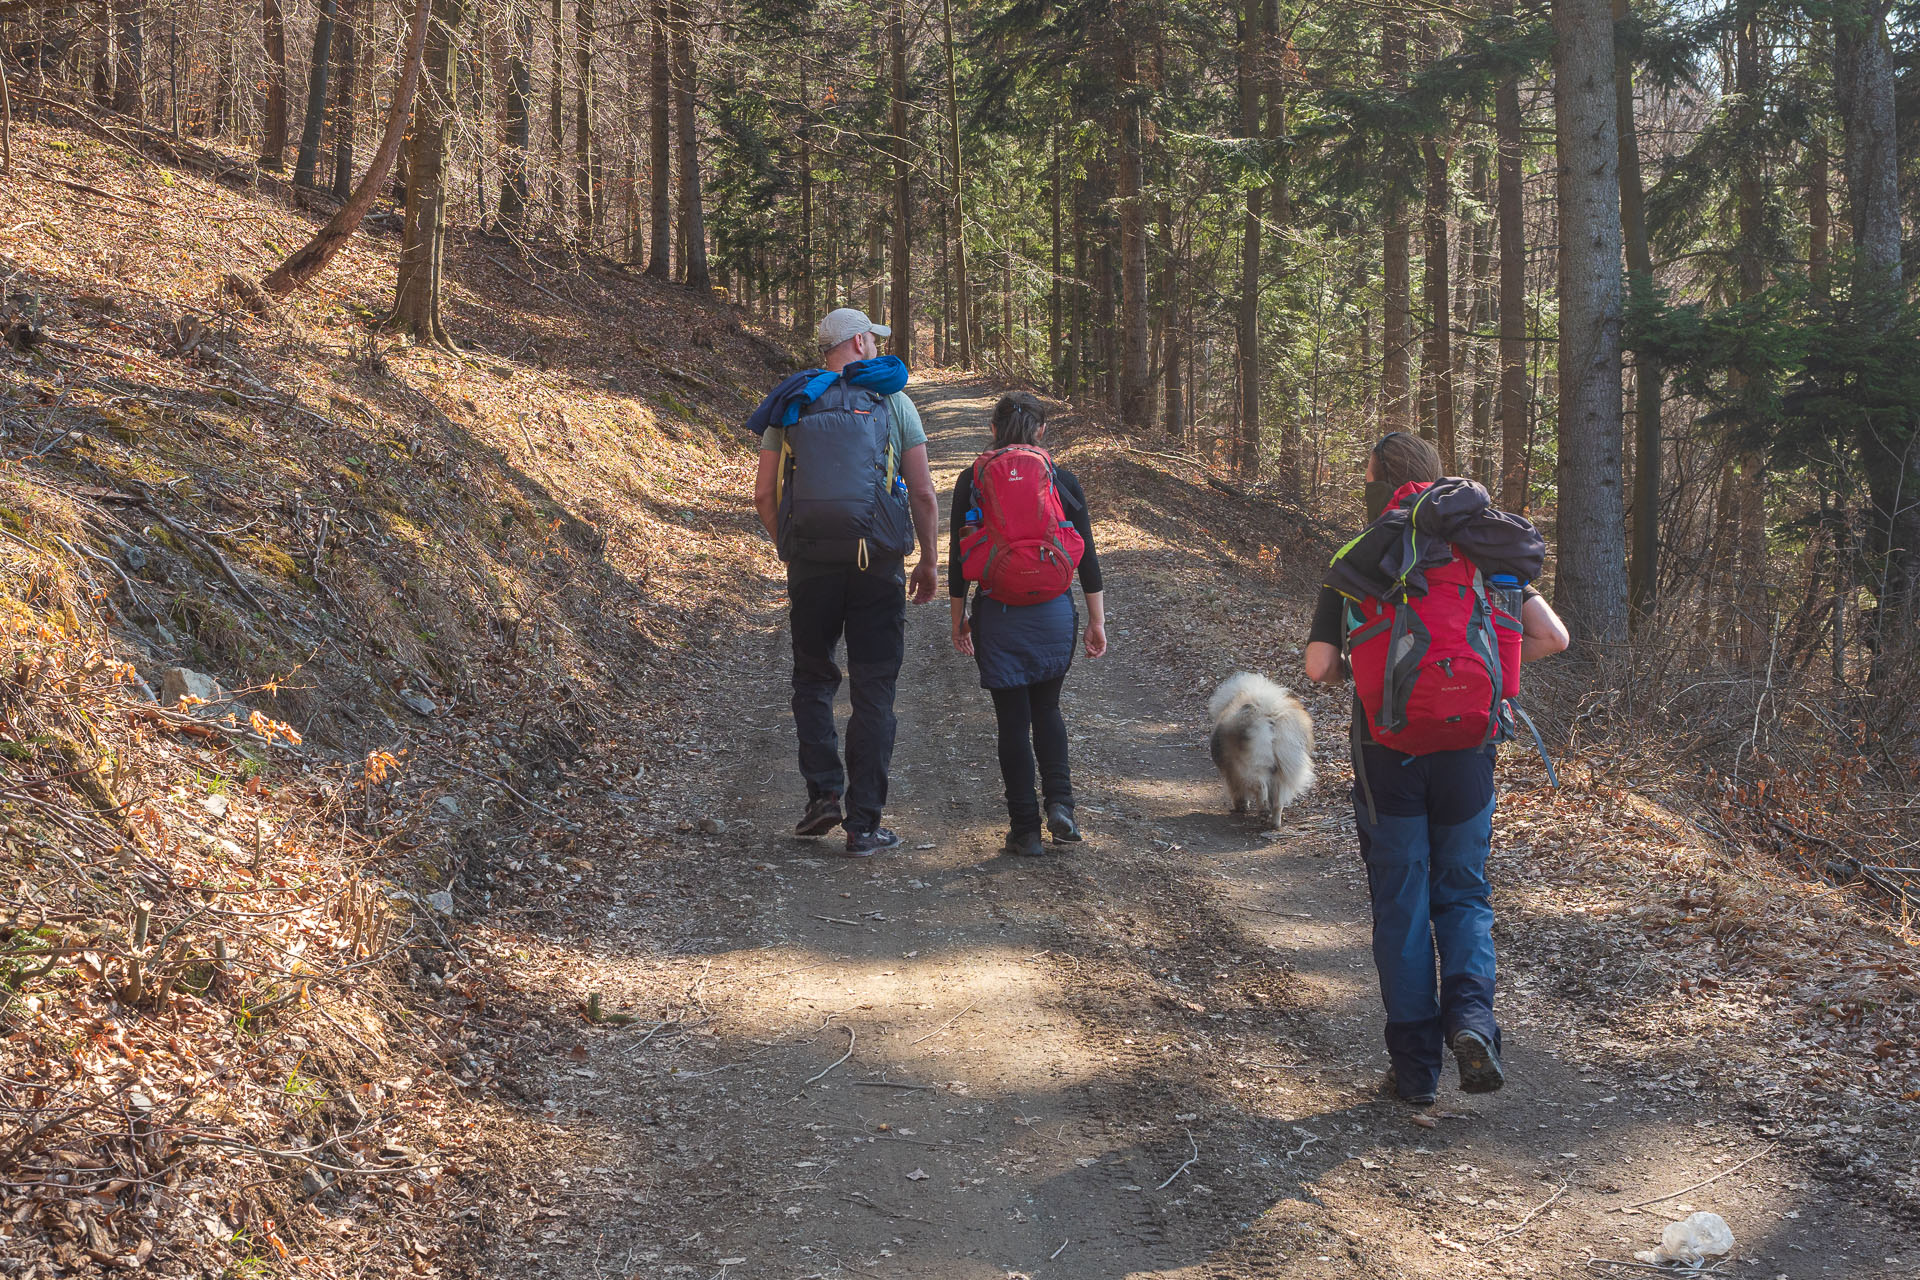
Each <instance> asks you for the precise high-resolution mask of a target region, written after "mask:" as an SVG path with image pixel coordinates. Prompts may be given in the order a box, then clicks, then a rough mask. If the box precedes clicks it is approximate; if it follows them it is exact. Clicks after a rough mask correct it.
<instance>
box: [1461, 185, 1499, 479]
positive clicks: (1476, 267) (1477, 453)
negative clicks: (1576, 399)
mask: <svg viewBox="0 0 1920 1280" xmlns="http://www.w3.org/2000/svg"><path fill="white" fill-rule="evenodd" d="M1472 182H1473V193H1474V196H1475V198H1477V199H1478V200H1479V201H1480V202H1481V207H1482V208H1484V209H1485V210H1487V211H1488V213H1489V214H1491V212H1492V211H1493V210H1494V209H1495V208H1496V207H1497V201H1498V195H1497V193H1496V190H1495V185H1494V177H1493V167H1492V166H1491V165H1489V164H1488V163H1487V153H1486V151H1485V149H1484V148H1480V147H1476V148H1475V149H1474V155H1473V179H1472ZM1493 237H1494V224H1493V221H1492V219H1491V217H1487V216H1483V217H1481V218H1480V219H1478V220H1477V221H1475V223H1474V224H1473V241H1472V250H1471V253H1470V256H1469V261H1468V264H1467V280H1468V293H1469V297H1470V301H1469V303H1468V306H1467V312H1466V320H1465V323H1464V324H1463V325H1462V326H1461V327H1462V328H1464V329H1466V330H1467V331H1468V332H1469V333H1471V334H1473V344H1472V360H1473V410H1472V413H1473V425H1472V427H1471V431H1472V433H1473V478H1474V479H1476V480H1478V481H1479V482H1480V483H1481V484H1484V485H1486V486H1487V488H1488V489H1490V490H1493V491H1496V492H1497V491H1498V490H1499V487H1500V486H1499V482H1498V480H1496V479H1495V477H1494V474H1493V472H1494V468H1493V463H1492V455H1493V443H1492V442H1493V381H1494V379H1493V371H1492V368H1491V364H1492V362H1491V361H1490V360H1489V359H1488V355H1489V346H1490V344H1489V342H1488V339H1487V333H1488V331H1489V330H1490V329H1491V328H1492V327H1493V323H1494V321H1493V316H1494V310H1493V254H1492V252H1491V250H1492V247H1493Z"/></svg>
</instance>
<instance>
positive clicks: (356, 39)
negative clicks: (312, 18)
mask: <svg viewBox="0 0 1920 1280" xmlns="http://www.w3.org/2000/svg"><path fill="white" fill-rule="evenodd" d="M333 48H334V58H333V60H334V64H335V69H334V73H333V181H332V183H331V184H330V187H331V190H332V192H333V195H334V196H335V198H337V199H340V200H345V199H346V198H347V197H348V196H349V195H351V194H352V193H353V144H354V134H355V133H356V132H358V131H359V128H360V0H340V21H339V24H338V29H337V30H336V31H335V32H334V41H333Z"/></svg>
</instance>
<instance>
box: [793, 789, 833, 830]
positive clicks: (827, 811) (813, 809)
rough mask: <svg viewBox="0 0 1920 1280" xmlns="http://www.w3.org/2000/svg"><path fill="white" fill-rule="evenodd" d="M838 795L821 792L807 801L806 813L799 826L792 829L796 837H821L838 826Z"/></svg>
mask: <svg viewBox="0 0 1920 1280" xmlns="http://www.w3.org/2000/svg"><path fill="white" fill-rule="evenodd" d="M840 822H841V815H840V793H839V792H838V791H823V792H821V793H820V794H819V795H817V796H815V797H814V798H813V799H811V800H809V801H807V812H806V814H805V815H804V816H803V817H801V819H800V825H799V826H797V827H795V828H794V829H793V834H795V835H797V836H823V835H825V834H827V832H829V831H831V830H833V829H834V828H835V827H837V826H839V825H840Z"/></svg>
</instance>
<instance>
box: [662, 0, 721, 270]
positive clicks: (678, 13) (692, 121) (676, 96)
mask: <svg viewBox="0 0 1920 1280" xmlns="http://www.w3.org/2000/svg"><path fill="white" fill-rule="evenodd" d="M667 9H668V14H669V19H670V22H671V24H672V31H673V49H672V54H673V103H674V114H675V115H676V116H677V117H678V119H676V120H675V122H674V123H675V124H676V126H677V127H678V134H679V144H680V146H679V150H680V234H681V238H682V239H683V240H684V241H685V243H686V258H685V283H686V286H687V287H688V288H689V289H695V290H698V291H699V292H701V293H703V294H704V293H707V292H709V291H710V290H711V289H712V288H713V280H712V277H711V276H710V275H709V274H708V271H707V231H706V223H705V221H704V220H703V219H702V217H701V213H700V120H699V117H698V115H696V114H695V111H694V87H695V86H694V64H693V20H692V18H691V17H690V16H689V14H688V12H687V0H668V5H667Z"/></svg>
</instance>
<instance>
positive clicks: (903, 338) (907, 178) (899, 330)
mask: <svg viewBox="0 0 1920 1280" xmlns="http://www.w3.org/2000/svg"><path fill="white" fill-rule="evenodd" d="M887 55H888V56H887V63H888V67H889V70H890V72H891V75H890V77H889V83H888V86H887V90H888V91H887V97H888V99H889V100H890V104H891V110H890V111H889V114H888V127H887V132H888V133H889V134H890V135H891V137H890V139H889V141H890V143H891V145H892V149H893V315H892V318H891V319H890V320H889V321H888V324H889V325H890V327H891V328H892V329H893V335H892V336H891V337H890V338H888V339H887V350H888V351H889V352H891V353H892V354H893V355H896V356H899V357H900V358H901V359H903V360H909V359H911V358H912V356H913V298H912V285H913V238H912V230H913V228H912V225H911V221H910V220H911V217H912V214H913V162H912V159H911V158H910V157H909V156H908V155H907V6H906V0H893V5H892V7H891V8H890V9H889V10H888V11H887Z"/></svg>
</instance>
